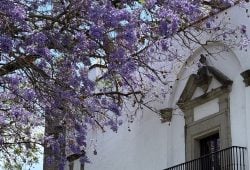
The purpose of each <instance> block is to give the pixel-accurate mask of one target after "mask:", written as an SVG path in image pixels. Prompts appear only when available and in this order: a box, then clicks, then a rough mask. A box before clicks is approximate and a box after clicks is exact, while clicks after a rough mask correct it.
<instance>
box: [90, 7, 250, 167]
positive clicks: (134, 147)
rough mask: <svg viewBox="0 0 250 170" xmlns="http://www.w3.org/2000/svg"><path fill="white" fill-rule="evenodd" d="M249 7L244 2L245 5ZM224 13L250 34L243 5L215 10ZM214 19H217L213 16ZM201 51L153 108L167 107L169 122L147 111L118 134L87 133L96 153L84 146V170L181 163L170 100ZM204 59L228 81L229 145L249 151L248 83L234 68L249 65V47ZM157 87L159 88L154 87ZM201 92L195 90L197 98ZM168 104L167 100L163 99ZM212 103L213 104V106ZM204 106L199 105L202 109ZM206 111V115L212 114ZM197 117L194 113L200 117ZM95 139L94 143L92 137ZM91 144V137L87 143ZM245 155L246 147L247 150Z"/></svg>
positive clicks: (177, 117)
mask: <svg viewBox="0 0 250 170" xmlns="http://www.w3.org/2000/svg"><path fill="white" fill-rule="evenodd" d="M247 8H248V9H250V6H249V5H248V6H247ZM221 18H230V22H232V23H233V24H234V25H241V24H242V23H244V24H246V25H247V29H248V30H247V31H248V33H250V18H249V17H247V15H246V12H245V9H242V8H239V7H237V6H236V7H232V8H230V9H229V10H227V14H225V13H224V12H223V13H221V14H219V19H221ZM219 19H218V20H219ZM221 45H222V44H220V43H214V44H210V45H208V46H207V49H209V50H211V51H216V50H218V47H220V46H221ZM202 53H206V51H205V50H204V49H202V48H197V49H196V50H195V51H194V52H193V54H192V55H191V56H187V57H189V59H188V60H187V65H188V66H184V67H182V69H181V70H180V73H179V74H178V75H177V77H178V79H179V80H178V81H176V83H175V86H174V92H173V94H172V96H171V97H170V99H169V101H164V102H163V103H162V104H161V105H159V109H160V107H161V108H164V105H165V107H169V106H171V107H173V108H174V110H173V117H172V121H171V123H170V124H168V123H163V124H162V123H161V122H160V119H159V117H158V116H157V115H156V114H155V113H152V112H151V111H149V110H146V109H145V110H144V112H143V113H140V114H138V115H137V117H136V120H135V121H134V123H133V124H131V125H130V126H131V127H130V128H131V131H130V132H129V131H128V127H127V126H128V124H127V123H126V122H125V123H124V124H123V125H122V126H121V127H120V129H119V130H118V133H113V132H110V131H108V132H106V133H105V134H100V133H99V132H93V133H92V134H91V135H90V136H89V140H91V139H93V140H92V143H94V144H96V149H97V151H98V154H97V155H93V154H92V152H93V145H94V144H90V148H89V149H88V150H87V152H88V155H89V156H90V159H91V161H92V163H91V164H86V165H85V169H86V170H141V169H143V170H162V169H164V168H167V167H169V166H172V165H175V164H179V163H182V162H185V129H184V126H185V121H184V114H183V113H182V112H181V111H180V110H179V109H178V107H177V106H176V105H175V104H176V102H177V101H178V99H179V97H180V95H181V93H182V91H183V89H184V87H185V84H186V82H187V80H188V77H189V75H190V74H192V73H195V70H197V69H198V67H197V65H193V64H192V63H196V61H197V60H198V59H199V57H200V54H202ZM207 60H208V64H209V65H211V66H213V67H215V68H217V69H218V70H220V71H221V72H222V73H223V74H225V75H226V76H227V77H229V78H230V79H231V80H232V81H233V84H232V91H231V93H230V124H231V127H230V129H231V136H232V145H236V146H245V147H247V148H249V149H248V151H250V104H249V103H250V87H247V88H246V87H245V84H244V83H243V78H242V77H241V75H240V73H241V72H243V71H245V70H247V69H250V48H249V50H248V51H247V52H246V51H241V50H240V49H239V48H234V49H232V50H229V51H223V52H221V53H219V54H218V55H217V56H216V57H210V58H208V59H207ZM218 86H219V84H218V82H216V81H214V82H212V86H210V87H209V91H210V90H211V89H213V88H216V87H218ZM156 88H159V87H156ZM200 94H202V92H201V91H197V92H196V93H195V95H196V96H194V97H197V96H199V95H200ZM216 102H217V101H212V102H211V103H208V104H207V105H204V106H202V107H200V108H197V110H196V111H195V112H197V114H198V112H199V113H200V112H203V114H204V113H205V111H206V110H209V111H210V112H216V111H217V110H218V108H217V105H216ZM167 103H168V104H167ZM215 105H216V106H215ZM204 109H205V110H204ZM210 112H209V113H207V114H206V115H209V114H212V113H210ZM206 115H205V116H206ZM200 118H201V117H198V119H200ZM93 141H97V142H93ZM90 143H91V142H90ZM249 155H250V152H249Z"/></svg>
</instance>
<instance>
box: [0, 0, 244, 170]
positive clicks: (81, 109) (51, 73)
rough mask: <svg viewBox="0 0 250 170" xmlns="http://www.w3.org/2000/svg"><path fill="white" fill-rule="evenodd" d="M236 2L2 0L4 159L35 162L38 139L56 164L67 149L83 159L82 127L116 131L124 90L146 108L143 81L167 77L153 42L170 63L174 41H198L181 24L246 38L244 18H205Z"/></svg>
mask: <svg viewBox="0 0 250 170" xmlns="http://www.w3.org/2000/svg"><path fill="white" fill-rule="evenodd" d="M235 3H238V1H237V2H235V1H233V0H210V1H207V0H0V160H1V162H2V161H4V162H5V163H4V165H5V167H6V168H9V169H14V168H20V167H21V165H22V164H23V163H25V164H32V163H33V162H36V161H37V152H38V151H39V149H38V146H43V147H45V158H46V159H45V162H46V164H47V165H48V166H49V164H50V163H51V164H52V165H53V168H54V169H58V168H60V169H63V167H64V163H65V161H66V154H65V150H68V151H70V152H72V153H76V154H82V155H83V156H82V157H81V160H82V161H88V160H87V157H86V156H84V154H83V153H84V149H85V148H86V147H87V146H86V135H87V132H88V129H90V128H92V127H99V128H100V129H101V130H103V131H105V129H107V128H111V129H112V130H113V131H115V132H116V131H117V129H118V126H119V125H120V124H121V123H122V121H121V119H119V118H120V116H121V114H122V113H123V112H122V109H123V106H124V103H125V101H126V100H130V101H132V102H131V103H134V106H135V107H138V108H140V107H142V106H143V107H148V108H149V109H153V108H152V107H151V106H148V105H147V102H146V101H145V98H146V95H147V92H148V91H149V90H150V89H148V88H147V85H148V84H150V82H154V81H159V82H161V83H165V84H166V83H167V82H166V81H164V79H165V78H166V77H167V76H168V71H166V70H163V69H158V68H156V67H154V64H153V63H154V62H159V58H157V57H156V55H155V52H156V51H161V52H163V53H165V54H166V58H165V59H164V62H166V63H167V62H173V61H174V60H179V59H180V58H179V57H180V56H178V52H177V50H176V49H175V46H173V44H172V42H173V41H176V40H178V41H179V43H180V44H182V47H183V48H188V45H187V43H186V42H192V43H198V44H200V45H202V42H200V41H198V40H197V38H196V35H194V34H192V33H190V32H189V31H188V30H187V28H195V29H194V30H195V31H196V32H201V31H207V32H209V33H212V32H220V35H221V37H222V39H226V38H225V37H228V36H230V35H232V34H233V35H234V34H237V33H240V34H241V38H247V37H246V31H245V30H246V29H245V27H244V26H238V27H235V29H233V28H230V31H225V30H222V29H221V28H222V27H221V25H220V24H213V23H215V22H216V21H213V20H203V18H205V17H208V16H213V15H214V14H216V13H217V12H218V11H221V10H223V9H226V8H228V7H230V6H232V5H234V4H235ZM200 22H203V23H204V24H199V23H200ZM223 29H226V28H223ZM218 37H219V36H218V35H217V36H216V39H215V40H219V39H218ZM239 37H240V36H239ZM184 39H186V40H188V41H186V40H184ZM181 40H183V41H181ZM160 60H161V61H163V59H162V58H161V59H160ZM44 127H45V129H46V130H45V133H44V132H43V128H44ZM55 162H56V163H55Z"/></svg>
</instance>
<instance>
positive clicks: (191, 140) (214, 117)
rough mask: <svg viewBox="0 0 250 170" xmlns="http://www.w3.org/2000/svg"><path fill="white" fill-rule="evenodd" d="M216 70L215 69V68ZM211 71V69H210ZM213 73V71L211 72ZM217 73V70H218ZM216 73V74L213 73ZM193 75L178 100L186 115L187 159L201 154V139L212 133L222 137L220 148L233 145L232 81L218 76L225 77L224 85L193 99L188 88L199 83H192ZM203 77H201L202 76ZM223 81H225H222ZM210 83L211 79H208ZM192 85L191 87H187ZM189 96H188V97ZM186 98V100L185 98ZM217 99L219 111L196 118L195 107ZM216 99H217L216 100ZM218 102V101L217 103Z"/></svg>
mask: <svg viewBox="0 0 250 170" xmlns="http://www.w3.org/2000/svg"><path fill="white" fill-rule="evenodd" d="M213 70H214V69H213ZM208 71H209V70H208ZM210 73H211V72H210ZM216 74H217V72H216ZM212 75H214V74H212ZM220 75H222V73H220ZM192 77H195V76H194V75H192V76H191V79H190V81H188V83H187V85H186V87H185V89H184V92H183V94H182V96H181V97H182V98H180V100H179V101H178V103H177V105H178V106H179V108H180V109H181V110H182V111H183V112H184V115H185V148H186V153H185V154H186V161H190V160H192V159H196V158H198V157H199V156H200V145H199V143H200V140H201V139H203V138H205V137H208V136H210V135H213V134H216V133H218V134H219V138H220V149H223V148H227V147H229V146H231V125H230V106H229V100H230V99H229V93H230V91H231V84H232V81H231V80H229V79H228V78H227V77H226V76H224V75H223V76H220V77H219V76H217V77H216V78H218V77H219V78H221V77H223V80H226V81H224V82H226V83H222V86H220V87H217V88H216V89H213V90H212V91H209V92H205V93H204V94H203V95H201V96H199V97H196V98H194V99H191V98H190V96H192V94H188V95H186V94H185V93H186V92H187V89H190V88H191V89H192V91H194V90H193V87H191V86H196V87H197V85H195V84H197V83H196V82H195V81H193V83H194V84H192V83H190V82H192V81H191V80H193V78H192ZM200 79H201V78H200ZM221 82H223V81H221ZM207 83H209V81H207ZM187 86H190V87H187ZM186 96H187V97H186ZM183 99H184V100H183ZM214 99H217V101H218V108H219V109H218V112H216V113H211V114H209V115H208V116H206V117H203V118H201V119H199V120H196V121H195V120H194V108H196V107H197V106H200V105H206V103H207V102H209V101H212V100H214ZM215 101H216V100H215ZM216 104H217V103H216Z"/></svg>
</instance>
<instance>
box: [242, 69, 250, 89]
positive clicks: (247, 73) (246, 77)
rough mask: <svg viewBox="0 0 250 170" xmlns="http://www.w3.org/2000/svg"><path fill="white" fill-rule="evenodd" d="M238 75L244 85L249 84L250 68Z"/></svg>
mask: <svg viewBox="0 0 250 170" xmlns="http://www.w3.org/2000/svg"><path fill="white" fill-rule="evenodd" d="M240 75H241V76H242V77H243V79H244V80H243V82H244V83H245V85H246V87H247V86H250V70H246V71H243V72H242V73H240Z"/></svg>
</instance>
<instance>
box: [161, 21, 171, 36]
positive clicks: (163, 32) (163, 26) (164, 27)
mask: <svg viewBox="0 0 250 170" xmlns="http://www.w3.org/2000/svg"><path fill="white" fill-rule="evenodd" d="M159 33H160V34H161V35H163V36H168V35H169V28H168V24H167V22H164V21H163V22H161V23H160V26H159Z"/></svg>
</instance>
